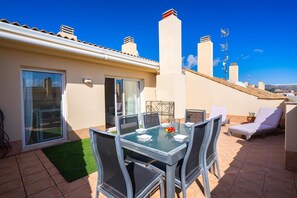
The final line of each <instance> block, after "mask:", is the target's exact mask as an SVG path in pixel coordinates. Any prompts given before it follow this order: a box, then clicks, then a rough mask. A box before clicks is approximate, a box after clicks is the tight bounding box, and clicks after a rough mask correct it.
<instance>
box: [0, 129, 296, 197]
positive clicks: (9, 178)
mask: <svg viewBox="0 0 297 198" xmlns="http://www.w3.org/2000/svg"><path fill="white" fill-rule="evenodd" d="M218 153H219V162H220V167H221V174H222V178H221V180H220V181H218V180H217V178H216V177H214V176H213V175H210V186H211V194H212V197H228V198H229V197H236V198H238V197H240V198H242V197H268V198H273V197H277V198H282V197H286V198H287V197H297V195H296V189H297V173H294V172H290V171H286V170H285V169H284V134H283V133H282V134H280V135H278V136H274V135H269V136H266V137H265V138H264V139H262V138H254V139H252V141H251V142H247V141H245V140H243V139H241V138H238V137H233V136H232V137H229V136H227V135H226V128H222V131H221V134H220V138H219V142H218ZM96 181H97V173H93V174H91V175H88V176H86V177H84V178H81V179H78V180H76V181H74V182H71V183H67V182H66V181H65V180H64V178H63V177H62V176H61V175H60V174H59V172H58V170H57V169H56V168H55V167H54V166H53V164H52V163H51V162H50V161H49V160H48V159H47V158H46V156H45V155H44V154H43V152H42V151H41V150H36V151H31V152H27V153H23V154H20V155H16V156H12V157H8V158H5V159H1V160H0V198H2V197H5V198H14V197H17V198H19V197H29V198H33V197H38V198H39V197H53V198H55V197H71V198H72V197H80V198H81V197H94V196H95V193H94V192H95V190H94V189H95V186H96ZM198 184H199V185H200V184H201V185H200V186H202V185H203V183H202V180H201V177H199V182H194V183H193V184H192V185H191V186H190V188H189V189H188V190H187V197H190V198H192V197H204V196H203V193H202V191H201V189H200V188H199V187H198V186H199V185H198ZM181 196H182V193H177V194H176V197H181ZM152 197H153V198H157V197H159V192H158V191H157V192H156V193H154V195H153V196H152Z"/></svg>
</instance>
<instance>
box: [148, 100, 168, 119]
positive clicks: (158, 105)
mask: <svg viewBox="0 0 297 198" xmlns="http://www.w3.org/2000/svg"><path fill="white" fill-rule="evenodd" d="M146 112H158V113H159V115H160V119H161V122H174V102H172V101H146Z"/></svg>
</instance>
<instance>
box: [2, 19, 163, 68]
mask: <svg viewBox="0 0 297 198" xmlns="http://www.w3.org/2000/svg"><path fill="white" fill-rule="evenodd" d="M0 22H2V23H8V24H12V25H15V26H20V27H22V28H26V29H31V30H35V31H39V32H42V33H44V34H49V35H52V36H58V37H61V38H64V39H68V40H72V41H75V40H74V39H73V38H68V37H66V36H65V37H62V36H61V35H60V34H55V33H53V32H47V31H46V30H44V29H42V30H38V28H36V27H33V28H30V27H29V26H28V25H26V24H24V25H22V26H21V25H20V24H19V23H18V22H12V23H11V22H9V21H8V20H7V19H0ZM75 42H79V43H84V44H88V45H91V46H95V47H98V48H101V49H107V50H110V51H113V52H117V53H121V54H126V55H129V56H132V57H136V58H140V59H143V60H148V61H152V62H156V63H157V62H158V61H155V60H151V59H148V58H144V57H140V56H135V55H132V54H128V53H124V52H121V51H119V50H115V49H111V48H107V47H105V46H101V45H96V44H92V43H89V42H86V41H81V40H77V41H75Z"/></svg>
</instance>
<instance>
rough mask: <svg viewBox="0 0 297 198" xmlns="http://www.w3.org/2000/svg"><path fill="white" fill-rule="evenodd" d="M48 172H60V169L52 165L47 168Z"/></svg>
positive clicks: (54, 173)
mask: <svg viewBox="0 0 297 198" xmlns="http://www.w3.org/2000/svg"><path fill="white" fill-rule="evenodd" d="M47 172H48V173H49V174H50V175H56V174H60V172H59V170H58V169H57V168H56V167H55V166H52V167H49V168H47Z"/></svg>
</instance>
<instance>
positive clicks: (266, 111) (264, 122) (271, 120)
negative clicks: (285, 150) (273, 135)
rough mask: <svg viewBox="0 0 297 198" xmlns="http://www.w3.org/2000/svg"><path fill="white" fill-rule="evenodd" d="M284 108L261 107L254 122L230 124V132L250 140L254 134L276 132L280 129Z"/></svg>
mask: <svg viewBox="0 0 297 198" xmlns="http://www.w3.org/2000/svg"><path fill="white" fill-rule="evenodd" d="M282 114H283V112H282V110H281V109H278V108H260V109H259V112H258V114H257V116H256V118H255V121H254V122H253V123H247V124H241V125H236V126H229V128H228V134H229V135H231V134H232V133H237V134H241V135H245V136H246V140H249V139H250V138H251V136H252V135H254V134H262V135H263V136H264V135H265V134H266V133H269V132H274V131H276V130H277V129H278V126H279V121H280V119H281V117H282Z"/></svg>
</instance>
